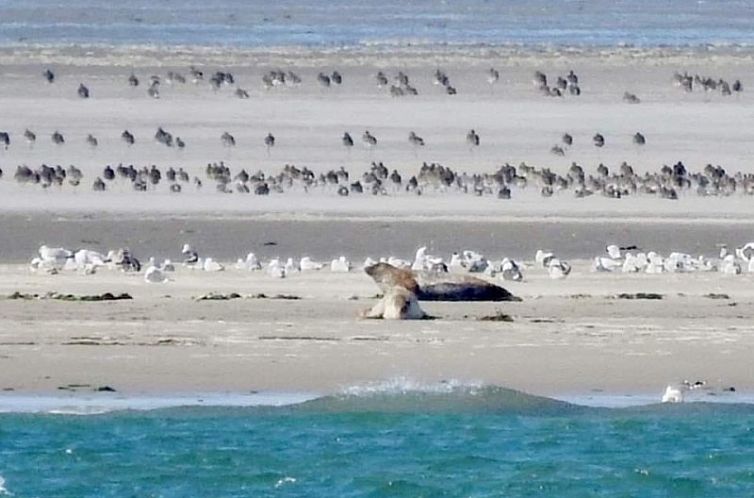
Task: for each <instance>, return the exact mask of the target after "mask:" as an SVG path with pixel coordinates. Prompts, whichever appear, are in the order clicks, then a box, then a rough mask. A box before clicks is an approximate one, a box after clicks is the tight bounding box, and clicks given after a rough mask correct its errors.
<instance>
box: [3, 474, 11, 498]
mask: <svg viewBox="0 0 754 498" xmlns="http://www.w3.org/2000/svg"><path fill="white" fill-rule="evenodd" d="M0 495H1V496H13V493H11V492H10V491H8V488H6V487H5V478H4V477H3V476H0Z"/></svg>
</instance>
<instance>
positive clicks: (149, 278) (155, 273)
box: [144, 266, 168, 284]
mask: <svg viewBox="0 0 754 498" xmlns="http://www.w3.org/2000/svg"><path fill="white" fill-rule="evenodd" d="M144 281H145V282H147V283H148V284H161V283H164V282H167V281H168V277H167V275H165V272H164V271H163V270H162V269H161V268H158V267H156V266H150V267H149V268H147V271H146V272H144Z"/></svg>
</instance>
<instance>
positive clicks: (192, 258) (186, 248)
mask: <svg viewBox="0 0 754 498" xmlns="http://www.w3.org/2000/svg"><path fill="white" fill-rule="evenodd" d="M181 253H182V254H183V255H184V256H185V257H186V259H184V260H183V263H184V264H189V265H193V264H195V263H197V262H198V261H199V253H198V252H196V251H195V250H194V249H193V248H192V247H191V246H190V245H189V244H183V249H181Z"/></svg>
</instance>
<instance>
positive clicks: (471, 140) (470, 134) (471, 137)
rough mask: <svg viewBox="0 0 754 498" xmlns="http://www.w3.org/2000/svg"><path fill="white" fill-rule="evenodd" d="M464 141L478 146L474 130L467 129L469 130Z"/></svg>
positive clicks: (477, 138)
mask: <svg viewBox="0 0 754 498" xmlns="http://www.w3.org/2000/svg"><path fill="white" fill-rule="evenodd" d="M466 143H468V144H469V145H471V146H472V147H478V146H479V135H478V134H477V132H475V131H474V130H469V132H468V133H467V134H466Z"/></svg>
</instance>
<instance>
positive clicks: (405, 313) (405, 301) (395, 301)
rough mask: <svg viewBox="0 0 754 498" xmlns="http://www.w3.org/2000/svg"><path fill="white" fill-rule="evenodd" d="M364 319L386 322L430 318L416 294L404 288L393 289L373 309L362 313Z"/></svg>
mask: <svg viewBox="0 0 754 498" xmlns="http://www.w3.org/2000/svg"><path fill="white" fill-rule="evenodd" d="M362 317H364V318H384V319H385V320H423V319H427V318H429V316H428V315H427V314H426V313H425V312H424V310H422V309H421V307H419V302H418V301H417V299H416V294H414V293H413V292H411V291H409V290H408V289H405V288H403V287H398V286H396V287H392V288H390V289H389V290H388V291H387V292H385V296H384V297H383V298H382V299H380V300H379V301H378V302H377V304H375V305H374V306H373V307H372V308H371V309H369V310H365V311H364V312H363V313H362Z"/></svg>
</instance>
